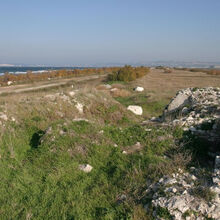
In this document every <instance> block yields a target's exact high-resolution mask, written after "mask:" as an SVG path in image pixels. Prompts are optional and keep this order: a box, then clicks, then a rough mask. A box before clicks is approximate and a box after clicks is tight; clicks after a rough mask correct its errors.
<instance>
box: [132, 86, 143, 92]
mask: <svg viewBox="0 0 220 220" xmlns="http://www.w3.org/2000/svg"><path fill="white" fill-rule="evenodd" d="M134 91H135V92H143V91H144V88H143V87H140V86H137V87H136V88H134Z"/></svg>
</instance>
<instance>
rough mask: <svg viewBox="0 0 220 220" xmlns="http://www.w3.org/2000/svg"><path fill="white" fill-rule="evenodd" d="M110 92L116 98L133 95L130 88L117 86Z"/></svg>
mask: <svg viewBox="0 0 220 220" xmlns="http://www.w3.org/2000/svg"><path fill="white" fill-rule="evenodd" d="M110 93H111V95H112V97H114V98H117V97H128V96H130V95H131V92H129V91H128V90H125V89H117V88H114V89H112V90H111V92H110Z"/></svg>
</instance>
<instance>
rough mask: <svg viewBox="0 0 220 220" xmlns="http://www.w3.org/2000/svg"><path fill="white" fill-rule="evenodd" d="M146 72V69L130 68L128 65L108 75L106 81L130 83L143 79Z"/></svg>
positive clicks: (147, 70)
mask: <svg viewBox="0 0 220 220" xmlns="http://www.w3.org/2000/svg"><path fill="white" fill-rule="evenodd" d="M148 72H149V68H148V67H144V66H141V67H131V66H129V65H126V66H124V67H122V68H120V69H118V70H114V71H113V72H112V73H111V74H109V75H108V80H109V81H123V82H130V81H133V80H135V79H137V78H140V77H143V76H144V75H146V74H147V73H148Z"/></svg>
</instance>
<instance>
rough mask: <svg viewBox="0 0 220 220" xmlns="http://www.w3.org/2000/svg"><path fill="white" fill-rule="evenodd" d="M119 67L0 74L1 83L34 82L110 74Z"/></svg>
mask: <svg viewBox="0 0 220 220" xmlns="http://www.w3.org/2000/svg"><path fill="white" fill-rule="evenodd" d="M118 69H119V67H108V68H85V69H72V70H66V69H62V70H53V71H48V72H43V73H32V71H28V72H27V73H26V74H9V73H5V75H3V76H0V84H1V85H6V84H7V82H8V81H12V82H33V81H40V80H46V79H52V78H61V77H70V76H71V77H72V76H81V75H92V74H109V73H112V72H113V71H117V70H118Z"/></svg>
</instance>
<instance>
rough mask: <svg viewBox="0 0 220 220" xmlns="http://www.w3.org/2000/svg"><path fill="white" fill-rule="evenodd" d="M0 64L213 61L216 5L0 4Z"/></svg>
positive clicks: (218, 29) (138, 0)
mask: <svg viewBox="0 0 220 220" xmlns="http://www.w3.org/2000/svg"><path fill="white" fill-rule="evenodd" d="M0 9H1V10H0V12H1V13H0V63H16V64H19V63H22V64H45V65H68V64H72V65H75V64H81V65H86V64H99V63H115V62H117V63H133V62H146V61H158V60H164V61H166V60H175V61H220V13H219V9H220V1H219V0H59V1H58V0H19V1H18V0H1V2H0Z"/></svg>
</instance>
